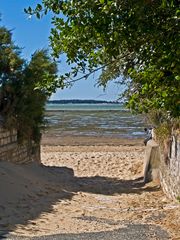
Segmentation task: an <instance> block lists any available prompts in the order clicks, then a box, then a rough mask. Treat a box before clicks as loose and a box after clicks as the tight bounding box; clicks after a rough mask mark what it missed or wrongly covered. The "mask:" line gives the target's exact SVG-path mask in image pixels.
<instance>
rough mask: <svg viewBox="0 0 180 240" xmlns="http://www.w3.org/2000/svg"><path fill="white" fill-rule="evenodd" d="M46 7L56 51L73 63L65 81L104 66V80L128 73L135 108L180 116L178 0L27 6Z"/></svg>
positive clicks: (51, 0)
mask: <svg viewBox="0 0 180 240" xmlns="http://www.w3.org/2000/svg"><path fill="white" fill-rule="evenodd" d="M48 11H52V12H53V14H54V15H53V18H52V22H53V24H54V28H53V29H52V30H51V36H50V40H51V45H52V49H53V53H54V56H55V57H57V58H58V57H59V56H60V55H61V54H64V53H65V54H66V56H67V63H68V64H72V63H73V67H72V68H71V71H70V72H69V73H67V74H66V75H64V76H62V77H61V80H62V79H63V80H64V79H67V78H70V77H72V76H73V77H74V76H76V75H77V72H79V71H81V72H83V73H84V74H85V75H86V76H87V73H88V72H91V71H93V70H94V68H97V67H99V66H102V74H101V77H100V80H99V84H100V85H104V86H105V85H106V84H107V82H108V81H109V80H111V79H113V78H117V77H119V76H120V75H123V76H124V79H126V81H125V82H126V83H127V86H128V89H127V91H126V93H125V96H126V98H127V99H128V105H129V107H130V108H131V109H134V110H135V111H139V112H147V111H148V110H149V109H151V108H157V109H163V110H165V111H169V112H170V113H171V115H172V116H178V115H180V107H179V105H180V102H179V99H180V90H179V89H180V76H179V66H180V64H179V59H180V58H179V51H180V50H179V49H180V48H179V42H180V41H179V15H180V10H179V1H178V0H156V1H154V0H137V1H134V0H127V1H124V0H42V5H41V4H38V5H37V7H36V9H34V10H32V9H31V8H30V7H29V9H27V10H26V12H28V13H29V14H36V15H37V17H38V18H40V17H41V16H43V14H46V13H47V12H48ZM62 14H63V15H62Z"/></svg>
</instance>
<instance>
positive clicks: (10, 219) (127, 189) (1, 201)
mask: <svg viewBox="0 0 180 240" xmlns="http://www.w3.org/2000/svg"><path fill="white" fill-rule="evenodd" d="M157 190H158V188H156V187H146V186H145V185H144V183H143V179H142V178H139V179H136V180H118V179H114V178H106V177H101V176H94V177H76V176H74V171H73V169H70V168H67V167H50V166H44V165H41V166H39V165H36V164H28V165H21V166H17V165H14V164H12V163H5V162H0V191H1V197H0V234H1V236H3V235H4V233H7V232H8V231H11V230H13V229H14V228H15V226H16V225H17V224H23V225H25V224H27V223H28V222H31V220H33V219H35V218H37V217H38V216H39V215H40V214H42V213H47V212H51V213H53V211H54V209H53V205H54V204H55V203H57V202H61V201H70V200H71V199H72V197H73V196H74V194H76V193H77V192H89V193H94V194H95V193H98V194H104V195H113V194H122V193H126V194H141V193H142V192H144V191H157Z"/></svg>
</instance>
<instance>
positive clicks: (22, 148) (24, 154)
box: [0, 127, 40, 164]
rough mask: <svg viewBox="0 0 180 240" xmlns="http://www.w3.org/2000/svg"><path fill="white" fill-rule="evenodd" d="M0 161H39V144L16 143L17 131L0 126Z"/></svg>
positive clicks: (19, 162) (20, 162)
mask: <svg viewBox="0 0 180 240" xmlns="http://www.w3.org/2000/svg"><path fill="white" fill-rule="evenodd" d="M0 161H10V162H14V163H18V164H22V163H29V162H33V161H37V162H40V146H39V145H35V144H32V143H25V144H18V142H17V131H16V130H11V131H9V130H6V129H4V128H2V127H0Z"/></svg>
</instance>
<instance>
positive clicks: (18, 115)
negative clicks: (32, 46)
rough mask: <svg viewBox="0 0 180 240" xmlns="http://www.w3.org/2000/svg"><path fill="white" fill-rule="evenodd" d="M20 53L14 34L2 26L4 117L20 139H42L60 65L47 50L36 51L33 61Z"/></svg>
mask: <svg viewBox="0 0 180 240" xmlns="http://www.w3.org/2000/svg"><path fill="white" fill-rule="evenodd" d="M20 53H21V51H20V49H19V48H18V47H17V46H15V45H14V43H13V41H12V33H11V32H10V31H9V30H7V29H6V28H5V27H0V120H1V124H4V126H5V127H7V128H16V129H17V130H18V134H19V135H18V136H19V139H22V140H23V139H26V140H27V139H29V140H34V141H39V140H40V128H41V126H42V123H43V121H44V107H45V103H46V101H47V99H48V97H49V96H50V95H51V93H52V92H54V91H55V87H56V81H57V65H56V63H55V62H53V61H52V60H51V58H50V57H49V55H48V52H47V50H39V51H36V52H35V53H34V54H33V55H32V58H31V60H30V61H29V62H28V61H25V60H24V59H22V58H21V56H20Z"/></svg>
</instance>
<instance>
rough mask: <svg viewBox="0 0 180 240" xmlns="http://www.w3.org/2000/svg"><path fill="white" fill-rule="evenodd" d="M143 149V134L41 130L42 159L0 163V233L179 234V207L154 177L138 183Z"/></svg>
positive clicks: (146, 236)
mask: <svg viewBox="0 0 180 240" xmlns="http://www.w3.org/2000/svg"><path fill="white" fill-rule="evenodd" d="M144 151H145V147H144V146H143V141H142V139H124V138H123V139H120V138H117V139H116V138H103V137H102V138H97V137H96V138H94V137H82V136H80V137H73V138H71V137H70V136H66V137H63V138H61V137H59V138H58V137H54V138H53V137H52V138H50V136H48V135H44V136H43V139H42V145H41V152H42V154H41V159H42V164H41V165H38V164H37V163H31V164H27V165H13V164H12V163H9V162H0V187H1V198H0V209H1V211H0V233H1V235H2V236H6V234H11V237H12V236H14V237H15V236H21V237H24V239H25V237H35V236H36V237H37V236H50V235H54V234H64V235H63V236H69V234H75V235H76V234H90V233H96V234H98V233H99V234H100V233H102V232H103V233H106V232H107V234H110V233H112V234H113V232H115V231H124V232H125V233H127V234H128V232H129V234H130V233H131V231H132V232H133V231H135V230H133V229H136V231H135V233H134V234H140V232H142V233H143V234H144V235H143V236H144V238H142V239H174V240H175V239H179V227H180V206H179V204H178V203H177V202H172V200H170V199H168V198H167V197H166V195H165V194H164V193H163V192H162V190H161V188H160V185H159V182H151V183H147V184H145V185H144V183H143V178H142V171H143V160H144ZM126 231H127V232H126ZM58 236H60V235H58ZM78 236H79V235H78ZM137 236H138V235H137ZM10 239H13V238H10ZM57 239H66V238H65V237H64V238H60V237H59V238H57ZM72 239H73V238H72ZM74 239H76V238H74ZM77 239H81V238H77ZM82 239H84V238H83V237H82ZM92 239H93V238H92ZM94 239H98V238H94ZM99 239H100V238H99ZM132 239H133V238H132Z"/></svg>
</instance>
